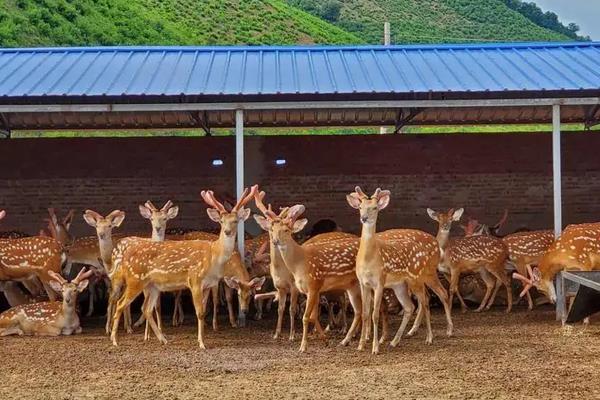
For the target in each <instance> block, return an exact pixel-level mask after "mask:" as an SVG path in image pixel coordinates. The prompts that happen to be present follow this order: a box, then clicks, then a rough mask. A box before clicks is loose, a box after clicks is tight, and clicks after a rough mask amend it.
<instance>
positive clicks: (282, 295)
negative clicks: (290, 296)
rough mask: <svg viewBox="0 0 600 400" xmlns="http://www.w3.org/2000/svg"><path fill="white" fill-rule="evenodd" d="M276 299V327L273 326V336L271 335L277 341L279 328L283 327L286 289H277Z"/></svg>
mask: <svg viewBox="0 0 600 400" xmlns="http://www.w3.org/2000/svg"><path fill="white" fill-rule="evenodd" d="M277 297H278V298H279V303H278V304H277V325H276V326H275V334H274V335H273V339H277V338H278V337H279V335H281V326H282V325H283V314H284V313H285V303H286V300H287V289H285V288H278V289H277ZM290 308H291V304H290ZM290 324H291V322H290Z"/></svg>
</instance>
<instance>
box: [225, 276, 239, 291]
mask: <svg viewBox="0 0 600 400" xmlns="http://www.w3.org/2000/svg"><path fill="white" fill-rule="evenodd" d="M223 280H224V281H225V284H226V285H227V286H229V287H230V288H232V289H239V288H240V282H239V281H238V280H237V278H230V277H228V276H225V277H223Z"/></svg>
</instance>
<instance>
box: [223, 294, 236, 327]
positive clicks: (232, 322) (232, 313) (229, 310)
mask: <svg viewBox="0 0 600 400" xmlns="http://www.w3.org/2000/svg"><path fill="white" fill-rule="evenodd" d="M223 290H224V292H225V302H226V303H227V314H228V315H229V325H231V327H232V328H237V327H238V324H237V321H236V320H235V311H234V310H233V289H232V288H230V287H229V286H227V285H225V286H224V287H223Z"/></svg>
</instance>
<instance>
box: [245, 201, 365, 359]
mask: <svg viewBox="0 0 600 400" xmlns="http://www.w3.org/2000/svg"><path fill="white" fill-rule="evenodd" d="M264 196H265V193H264V192H260V193H257V194H256V196H255V200H256V205H257V207H258V208H259V209H260V210H261V211H262V212H263V214H264V215H265V218H260V217H259V218H256V219H257V222H258V223H259V225H261V227H262V228H263V229H264V230H266V231H268V232H269V233H270V235H271V242H272V244H273V246H274V247H276V248H277V250H278V251H279V254H280V255H281V258H282V260H283V262H284V263H285V266H286V267H287V268H288V270H289V271H290V272H291V274H292V275H293V277H294V283H295V286H296V288H297V289H298V290H299V291H300V292H301V293H304V294H306V295H307V299H306V309H305V311H304V315H303V317H302V343H301V345H300V351H301V352H305V351H306V349H307V346H308V327H309V324H310V322H314V323H315V325H316V326H317V329H318V330H319V331H322V329H321V327H320V324H319V323H318V312H317V306H318V303H319V295H320V293H321V292H327V291H331V290H345V291H346V293H348V297H349V298H350V303H351V304H352V308H353V309H354V319H353V321H352V325H351V326H350V329H349V330H348V333H347V334H346V337H345V338H344V340H342V342H341V344H342V345H347V344H348V343H349V342H350V339H351V338H352V336H353V335H354V332H355V330H356V328H357V327H358V323H359V320H360V314H359V310H360V307H361V300H360V294H359V293H360V287H359V285H358V280H357V278H356V273H355V265H356V253H357V252H358V240H357V239H345V240H337V241H333V242H328V243H313V244H307V245H302V246H301V245H299V244H298V243H297V242H296V241H295V240H294V238H293V237H292V234H294V233H297V232H299V231H301V230H302V229H303V228H304V226H305V225H306V223H307V222H308V221H307V220H306V219H300V220H299V219H298V218H299V217H300V215H302V213H303V212H304V206H303V205H300V204H298V205H295V206H292V207H290V208H284V209H283V210H282V212H281V213H280V214H279V215H277V214H275V213H274V212H273V211H272V209H271V208H270V207H269V208H267V207H265V205H264V204H263V198H264ZM272 258H273V257H272ZM274 281H275V277H274ZM283 299H284V298H283ZM283 299H282V298H280V300H279V301H280V302H283V301H284V300H283ZM280 304H281V303H280ZM290 317H291V316H290Z"/></svg>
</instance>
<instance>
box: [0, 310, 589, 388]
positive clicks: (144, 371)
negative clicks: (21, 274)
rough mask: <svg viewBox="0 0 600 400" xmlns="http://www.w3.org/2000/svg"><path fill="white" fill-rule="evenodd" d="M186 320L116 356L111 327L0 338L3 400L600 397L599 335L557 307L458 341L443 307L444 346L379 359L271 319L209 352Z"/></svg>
mask: <svg viewBox="0 0 600 400" xmlns="http://www.w3.org/2000/svg"><path fill="white" fill-rule="evenodd" d="M186 317H187V318H186V325H185V326H184V327H181V328H171V327H169V328H168V329H167V334H168V338H169V339H170V342H169V343H168V344H167V345H164V346H163V345H160V344H159V343H158V342H157V341H156V340H152V341H150V342H148V343H144V342H143V340H142V339H143V338H142V334H141V333H140V332H136V333H135V334H133V335H127V334H124V333H123V334H121V336H120V338H121V344H120V347H118V348H115V347H113V346H112V345H111V344H110V342H109V340H108V338H107V337H106V336H105V335H104V334H103V331H102V327H101V325H102V321H101V319H97V320H93V321H86V322H87V323H86V324H84V333H83V334H82V335H79V336H72V337H60V338H39V337H37V338H32V337H29V338H20V337H8V338H0V357H1V358H0V360H1V362H0V399H80V398H93V399H96V398H97V399H192V398H198V397H201V398H250V397H259V398H353V399H355V398H392V397H393V398H408V399H499V398H500V399H501V398H511V399H514V398H531V399H541V398H543V399H562V398H588V399H591V398H600V380H599V379H598V378H599V377H600V346H599V344H600V326H598V325H594V322H592V325H591V326H590V327H589V328H587V329H585V330H584V329H583V327H582V326H581V325H577V326H575V327H567V328H561V327H560V325H559V324H558V323H557V322H556V321H555V320H554V315H553V311H552V309H551V308H543V309H541V310H536V311H534V312H531V313H529V312H527V311H525V310H524V309H522V308H520V309H517V310H516V311H515V312H513V313H512V314H509V315H506V314H505V313H504V312H503V311H502V310H501V309H496V310H493V311H491V312H488V313H485V314H475V313H467V314H461V313H460V312H459V311H458V310H455V313H454V321H455V327H456V334H455V336H454V337H452V338H447V337H445V336H444V332H445V323H444V318H443V315H442V314H441V312H440V310H437V309H436V310H435V312H434V314H433V324H434V334H435V338H434V343H433V345H431V346H426V345H425V344H424V337H425V336H424V335H425V333H424V330H423V329H421V331H420V332H419V333H418V334H417V336H416V337H414V338H410V339H406V340H403V341H402V342H401V343H400V345H399V347H398V348H396V349H391V350H390V349H388V348H386V347H384V348H383V352H382V354H380V355H378V356H373V355H371V354H370V352H358V351H356V348H355V346H356V341H354V342H352V344H351V346H350V347H347V348H339V347H337V346H336V345H337V343H338V342H339V341H340V340H341V338H342V336H341V335H340V334H338V333H335V334H331V335H330V337H329V340H328V341H327V343H324V342H323V341H322V340H318V339H317V338H316V337H314V338H311V339H312V340H310V342H309V350H308V353H307V354H299V353H298V351H297V350H298V346H299V342H298V341H296V342H294V343H290V342H288V341H287V338H286V339H280V340H273V339H272V337H271V331H272V327H273V324H274V320H273V319H271V318H269V319H267V320H263V321H260V322H256V321H250V326H249V327H247V328H244V329H233V328H230V327H227V326H226V325H225V319H224V317H222V318H221V326H222V329H221V331H219V332H216V333H215V332H212V330H209V331H208V334H207V337H206V344H207V346H209V347H210V348H209V349H208V350H206V351H201V350H200V349H198V348H197V347H196V343H197V342H196V340H195V339H196V326H195V322H194V321H193V317H192V316H186ZM397 326H398V319H397V318H394V320H393V328H394V329H395V328H397Z"/></svg>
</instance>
